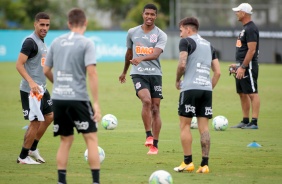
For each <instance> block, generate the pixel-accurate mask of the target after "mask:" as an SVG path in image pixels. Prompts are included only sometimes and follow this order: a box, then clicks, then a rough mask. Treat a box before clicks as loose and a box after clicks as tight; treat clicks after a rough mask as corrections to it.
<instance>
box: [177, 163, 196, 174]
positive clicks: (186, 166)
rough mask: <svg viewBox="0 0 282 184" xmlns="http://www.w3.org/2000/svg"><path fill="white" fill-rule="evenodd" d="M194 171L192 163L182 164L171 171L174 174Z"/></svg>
mask: <svg viewBox="0 0 282 184" xmlns="http://www.w3.org/2000/svg"><path fill="white" fill-rule="evenodd" d="M194 169H195V167H194V164H193V162H191V163H190V164H185V163H184V162H182V163H181V164H180V166H178V167H175V168H174V169H173V170H174V171H176V172H183V171H187V172H193V171H194Z"/></svg>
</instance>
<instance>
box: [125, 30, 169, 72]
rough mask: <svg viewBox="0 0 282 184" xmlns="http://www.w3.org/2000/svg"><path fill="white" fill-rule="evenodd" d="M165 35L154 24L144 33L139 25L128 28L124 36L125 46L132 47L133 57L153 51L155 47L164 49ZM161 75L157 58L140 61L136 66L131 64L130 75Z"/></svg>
mask: <svg viewBox="0 0 282 184" xmlns="http://www.w3.org/2000/svg"><path fill="white" fill-rule="evenodd" d="M166 42H167V35H166V33H165V32H163V31H162V30H161V29H160V28H158V27H157V26H155V27H154V28H153V29H152V30H151V31H150V32H148V33H144V31H143V29H142V28H141V25H139V26H136V27H134V28H131V29H129V30H128V33H127V38H126V46H127V48H130V49H132V51H133V58H136V57H139V56H144V55H147V54H151V53H153V49H154V48H155V47H157V48H160V49H162V50H164V48H165V45H166ZM132 74H138V75H162V70H161V65H160V60H159V58H158V59H156V60H151V61H142V62H140V63H139V64H138V65H137V66H135V65H132V67H131V71H130V75H132Z"/></svg>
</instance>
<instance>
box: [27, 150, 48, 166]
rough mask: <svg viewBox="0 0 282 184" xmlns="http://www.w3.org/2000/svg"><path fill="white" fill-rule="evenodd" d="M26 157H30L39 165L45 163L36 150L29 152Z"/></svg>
mask: <svg viewBox="0 0 282 184" xmlns="http://www.w3.org/2000/svg"><path fill="white" fill-rule="evenodd" d="M28 156H31V157H32V158H34V159H35V160H36V161H37V162H39V163H45V160H44V159H43V158H42V157H41V156H40V154H39V151H38V149H36V150H34V151H31V150H29V152H28Z"/></svg>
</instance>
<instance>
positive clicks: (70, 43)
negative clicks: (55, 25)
mask: <svg viewBox="0 0 282 184" xmlns="http://www.w3.org/2000/svg"><path fill="white" fill-rule="evenodd" d="M60 44H61V46H62V47H65V46H72V45H74V42H71V41H68V40H66V39H62V40H61V42H60Z"/></svg>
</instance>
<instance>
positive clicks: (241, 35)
mask: <svg viewBox="0 0 282 184" xmlns="http://www.w3.org/2000/svg"><path fill="white" fill-rule="evenodd" d="M244 34H245V29H243V30H242V31H241V33H240V35H239V38H241V37H243V36H244Z"/></svg>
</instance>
